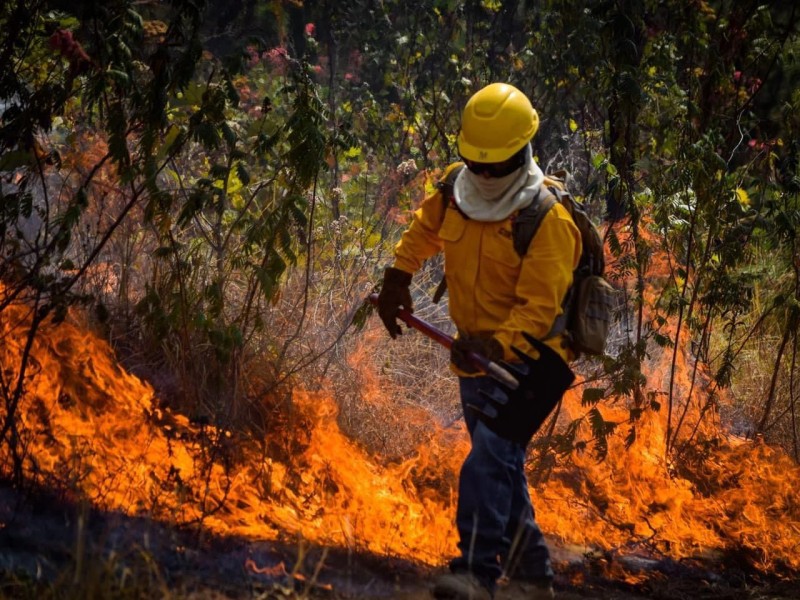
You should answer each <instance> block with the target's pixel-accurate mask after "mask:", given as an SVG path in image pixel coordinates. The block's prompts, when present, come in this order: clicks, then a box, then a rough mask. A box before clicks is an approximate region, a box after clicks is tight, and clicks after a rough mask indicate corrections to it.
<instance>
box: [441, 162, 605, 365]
mask: <svg viewBox="0 0 800 600" xmlns="http://www.w3.org/2000/svg"><path fill="white" fill-rule="evenodd" d="M463 168H464V167H463V166H462V167H460V168H456V169H453V170H452V171H451V172H450V173H449V174H448V176H447V177H446V178H445V179H443V180H442V181H440V182H439V183H438V186H437V187H438V189H439V190H440V191H441V192H442V198H443V202H444V205H445V209H446V208H447V207H448V206H450V205H452V206H454V207H455V208H456V209H458V207H457V206H455V197H454V195H453V185H454V184H455V180H456V177H458V174H459V173H460V172H461V171H462V170H463ZM565 179H566V172H564V171H558V172H556V173H553V174H547V175H545V178H544V182H543V183H542V187H541V189H540V191H539V194H538V195H537V197H536V198H535V199H534V201H533V202H532V203H531V204H530V206H528V207H527V208H524V209H523V210H521V211H520V212H519V213H518V214H517V216H516V217H515V218H514V222H513V224H512V228H511V232H512V241H513V244H514V250H515V251H516V252H517V254H519V256H521V257H522V256H525V254H526V253H527V252H528V247H529V246H530V244H531V241H532V240H533V237H534V236H535V235H536V231H537V230H538V229H539V225H540V224H541V222H542V219H544V216H545V215H546V214H547V212H548V211H549V210H550V209H551V208H553V205H554V204H555V203H556V202H560V203H561V204H562V206H564V208H566V209H567V212H569V214H570V215H571V216H572V220H573V221H574V222H575V225H576V226H577V227H578V231H580V234H581V245H582V250H581V257H580V260H579V262H578V266H577V268H576V269H575V271H574V272H573V281H572V285H571V286H570V288H569V290H567V294H566V296H565V298H564V301H563V302H562V307H563V309H564V312H563V313H562V314H561V315H559V316H558V317H557V318H556V320H555V322H554V323H553V327H552V328H551V329H550V331H549V332H548V333H547V335H546V336H545V337H544V339H545V340H547V339H550V338H552V337H554V336H556V335H559V334H561V333H563V334H564V339H565V340H566V344H567V346H568V347H569V348H570V349H571V350H572V351H573V353H574V354H575V357H576V358H577V357H578V356H579V355H580V354H581V353H583V354H588V355H593V356H597V355H602V354H603V352H604V351H605V347H606V340H607V338H608V332H609V330H610V328H611V321H612V315H613V310H614V297H615V295H616V291H615V290H614V288H613V287H612V286H611V284H609V283H608V281H606V279H605V278H604V277H603V273H604V271H605V257H604V253H603V238H602V236H601V235H600V232H599V231H598V229H597V227H596V226H595V225H594V223H592V221H591V219H590V218H589V215H587V214H586V211H585V210H584V209H583V205H581V203H580V202H578V201H577V200H576V199H575V198H574V197H573V196H572V195H571V194H570V193H569V192H568V191H567V190H566V188H565V185H564V180H565ZM459 212H461V211H460V210H459ZM461 215H462V216H463V217H464V218H465V219H468V218H469V217H467V216H466V215H465V214H464V213H463V212H462V213H461ZM445 289H446V283H445V280H444V279H442V282H441V283H440V284H439V287H438V288H437V290H436V293H435V294H434V297H433V300H434V302H438V301H439V300H440V299H441V297H442V295H443V294H444V291H445Z"/></svg>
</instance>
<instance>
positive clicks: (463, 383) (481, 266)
mask: <svg viewBox="0 0 800 600" xmlns="http://www.w3.org/2000/svg"><path fill="white" fill-rule="evenodd" d="M538 128H539V117H538V114H537V112H536V110H535V109H534V108H533V106H532V105H531V102H530V100H529V99H528V98H527V97H526V96H525V94H523V93H522V92H521V91H520V90H519V89H517V88H516V87H514V86H512V85H509V84H506V83H492V84H490V85H488V86H486V87H484V88H482V89H481V90H479V91H478V92H477V93H475V94H474V95H473V96H472V97H471V98H470V99H469V100H468V102H467V104H466V106H465V107H464V110H463V113H462V115H461V129H460V132H459V135H458V142H457V144H458V153H459V155H460V157H461V161H463V165H466V168H463V165H462V162H459V163H454V164H452V165H450V166H449V167H448V168H447V169H446V170H445V175H444V180H447V178H448V176H449V175H451V174H453V173H454V172H455V171H454V170H456V169H458V170H459V171H458V174H457V176H456V177H455V178H454V179H453V180H452V200H451V201H449V202H448V201H446V198H445V197H443V194H442V191H441V190H439V191H437V192H435V193H433V194H431V195H430V196H428V197H427V198H425V200H424V201H423V202H422V204H421V205H420V207H419V209H418V210H416V211H415V213H414V218H413V220H412V222H411V224H410V226H409V227H408V229H407V230H406V231H405V232H404V233H403V235H402V238H401V240H400V242H399V243H398V244H397V246H396V248H395V260H394V264H393V265H392V266H391V267H388V268H387V269H386V270H385V272H384V280H383V285H382V287H381V291H380V294H379V296H378V313H379V315H380V317H381V319H382V321H383V323H384V325H385V326H386V328H387V330H388V331H389V334H390V335H391V337H392V338H393V339H394V338H396V337H397V335H398V334H400V333H401V329H400V324H399V323H398V320H397V319H398V311H399V310H400V309H401V308H405V309H407V310H409V311H410V310H413V306H412V300H411V293H410V290H409V286H410V284H411V279H412V275H413V274H414V273H415V272H416V271H417V270H418V269H419V268H420V267H421V266H422V263H423V262H424V261H425V260H426V259H428V258H430V257H431V256H433V255H434V254H436V253H438V252H442V251H443V252H444V258H445V280H446V283H447V289H448V293H449V303H448V304H449V312H450V317H451V318H452V320H453V322H454V323H455V325H456V327H457V330H458V334H457V336H456V339H455V341H454V343H453V345H452V348H451V368H452V369H453V371H454V372H455V373H456V374H457V375H458V377H459V387H460V396H461V404H462V409H463V412H464V419H465V421H466V426H467V430H468V432H469V435H470V440H471V448H470V452H469V454H468V455H467V457H466V459H465V461H464V463H463V465H462V468H461V473H460V476H459V488H458V508H457V514H456V527H457V529H458V534H459V543H458V550H459V552H460V554H459V556H457V557H456V558H454V559H453V560H452V561H451V562H450V565H449V567H450V573H447V574H445V575H443V576H441V577H440V578H439V579H438V580H437V581H436V583H435V585H434V588H433V595H434V597H435V598H444V599H452V600H461V599H463V600H485V599H491V598H493V597H494V596H495V592H496V591H497V587H498V585H497V584H498V579H500V578H501V575H504V574H505V575H506V576H507V577H508V578H509V579H510V581H511V584H510V585H509V586H507V587H506V586H504V587H503V588H502V589H501V590H500V591H498V598H499V597H502V596H503V595H506V597H520V598H529V599H539V598H552V597H553V595H554V594H553V587H552V580H553V569H552V565H551V560H550V553H549V550H548V548H547V545H546V542H545V539H544V536H543V534H542V532H541V530H540V528H539V526H538V525H537V524H536V521H535V518H534V511H533V506H532V504H531V500H530V496H529V493H528V484H527V480H526V477H525V472H524V459H525V450H526V445H525V444H526V443H525V442H520V441H518V440H510V439H506V438H505V437H503V436H501V435H499V434H498V433H496V431H495V430H494V429H493V428H492V427H490V426H488V425H487V421H486V419H483V418H479V416H480V413H481V407H483V406H484V405H485V404H486V402H487V400H486V398H487V394H488V395H489V396H491V394H492V392H493V390H494V388H495V387H496V386H497V383H496V382H495V380H494V379H491V378H490V377H487V376H486V375H484V374H483V373H481V372H479V371H478V370H477V369H476V367H475V366H474V365H473V364H472V363H471V362H470V360H469V353H470V352H477V353H478V354H481V355H483V356H484V357H486V358H488V359H489V360H491V361H495V362H496V361H499V360H505V361H507V362H509V363H512V364H513V363H514V362H515V361H518V360H519V359H518V357H517V356H516V354H515V353H514V352H513V351H512V350H511V348H512V346H514V347H516V348H518V349H520V350H522V351H523V352H526V353H528V354H531V355H534V356H536V351H535V349H534V348H532V347H531V344H530V343H529V342H528V341H526V339H525V338H524V337H523V335H522V334H523V332H527V333H528V334H530V335H531V336H533V337H534V338H537V339H539V340H541V339H544V338H545V337H546V335H547V333H548V332H549V331H550V330H551V327H552V326H553V323H554V321H555V319H556V317H557V316H558V315H559V314H561V312H562V300H563V298H564V296H565V294H566V292H567V290H568V288H569V286H570V284H571V283H572V273H573V270H574V269H575V267H576V266H577V264H578V260H579V258H580V254H581V241H580V233H579V232H578V230H577V228H576V226H575V224H574V222H573V221H572V218H571V217H570V215H569V213H568V211H567V210H566V209H565V208H564V207H563V206H561V204H560V203H555V204H554V206H553V207H552V208H551V209H550V210H549V211H548V212H547V213H546V214H545V216H544V218H543V220H542V222H541V224H540V225H539V228H538V230H537V233H536V235H535V237H534V238H533V240H532V241H531V243H530V246H529V247H528V248H527V251H526V252H525V254H524V255H522V256H521V255H520V254H519V253H518V252H517V251H516V250H515V248H514V243H513V235H512V224H513V220H514V217H515V216H516V215H517V214H519V212H520V211H521V210H523V209H524V208H526V207H527V206H529V205H530V204H531V203H532V202H533V201H534V199H535V198H536V197H537V194H538V193H539V191H540V187H541V185H542V182H543V180H544V174H543V172H542V170H541V169H540V168H539V166H538V165H537V164H536V162H535V161H534V159H533V155H532V149H531V144H530V142H531V139H532V138H533V136H534V135H535V134H536V132H537V130H538ZM546 344H547V345H548V346H549V347H551V348H552V349H553V350H555V351H556V352H557V353H558V355H559V356H560V357H561V358H563V359H564V360H565V361H566V360H569V359H570V358H571V357H570V356H569V355H568V353H569V351H568V350H567V349H566V345H565V344H563V343H562V339H561V336H560V335H556V336H554V337H552V338H550V339H547V340H546ZM559 360H560V359H559ZM482 391H483V392H484V393H481V392H482ZM476 408H477V409H478V410H476ZM486 412H488V411H486ZM520 594H521V595H520Z"/></svg>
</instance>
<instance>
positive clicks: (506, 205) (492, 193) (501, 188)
mask: <svg viewBox="0 0 800 600" xmlns="http://www.w3.org/2000/svg"><path fill="white" fill-rule="evenodd" d="M543 180H544V173H543V172H542V170H541V169H540V168H539V165H537V164H536V162H535V161H534V160H533V154H532V150H531V146H530V144H528V147H527V149H526V151H525V163H524V164H523V165H522V166H521V167H520V168H519V169H517V170H516V171H513V172H512V173H509V174H508V175H506V176H505V177H484V176H483V175H476V174H475V173H472V172H471V171H470V170H469V169H462V171H461V172H460V173H459V174H458V177H456V180H455V183H454V185H453V195H454V196H455V201H456V205H457V206H458V208H459V209H461V211H462V212H463V213H464V214H466V215H467V216H468V217H469V218H470V219H475V220H476V221H488V222H496V221H503V220H505V219H507V218H508V217H509V216H510V215H511V214H512V213H514V212H515V211H518V210H522V209H523V208H525V207H527V206H528V205H530V203H531V202H533V199H534V198H535V197H536V194H538V193H539V187H540V186H541V185H542V181H543Z"/></svg>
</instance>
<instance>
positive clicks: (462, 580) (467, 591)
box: [433, 573, 492, 600]
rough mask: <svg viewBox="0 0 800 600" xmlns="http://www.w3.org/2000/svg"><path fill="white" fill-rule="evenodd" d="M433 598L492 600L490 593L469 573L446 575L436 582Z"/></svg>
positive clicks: (443, 599) (441, 599)
mask: <svg viewBox="0 0 800 600" xmlns="http://www.w3.org/2000/svg"><path fill="white" fill-rule="evenodd" d="M433 597H434V598H436V599H437V600H492V593H491V592H490V591H489V590H488V589H487V588H485V587H484V586H483V585H482V584H481V582H480V581H478V578H477V577H475V576H474V575H471V574H469V573H448V574H446V575H442V576H441V577H439V579H437V580H436V584H435V585H434V586H433Z"/></svg>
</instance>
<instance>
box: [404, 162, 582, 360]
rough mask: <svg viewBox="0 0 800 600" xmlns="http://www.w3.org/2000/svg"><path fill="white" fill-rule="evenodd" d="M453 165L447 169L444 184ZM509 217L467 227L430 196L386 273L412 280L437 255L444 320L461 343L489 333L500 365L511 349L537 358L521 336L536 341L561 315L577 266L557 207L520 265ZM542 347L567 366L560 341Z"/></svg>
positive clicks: (571, 235)
mask: <svg viewBox="0 0 800 600" xmlns="http://www.w3.org/2000/svg"><path fill="white" fill-rule="evenodd" d="M460 165H461V163H454V164H452V165H450V166H449V167H448V168H447V170H446V171H445V178H446V177H447V175H448V174H449V173H450V171H452V170H453V169H455V168H457V167H459V166H460ZM443 213H444V214H443ZM514 216H515V215H512V216H511V217H509V218H508V219H506V220H504V221H498V222H483V221H476V220H473V219H468V218H465V217H464V216H462V214H461V213H460V211H458V209H456V208H455V207H454V206H448V207H447V208H445V206H444V199H443V198H442V193H441V192H440V191H436V192H435V193H433V194H431V195H430V196H428V197H426V198H425V200H423V202H422V204H421V205H420V207H419V208H418V209H417V210H416V211H414V218H413V220H412V222H411V225H410V226H409V227H408V229H407V230H406V231H405V232H404V233H403V236H402V238H401V239H400V242H399V243H398V244H397V246H396V247H395V264H394V266H395V268H397V269H402V270H403V271H406V272H407V273H412V274H413V273H415V272H416V271H417V270H418V269H419V268H420V267H421V266H422V263H423V262H424V261H425V260H426V259H428V258H430V257H431V256H433V255H434V254H436V253H437V252H441V251H442V250H444V259H445V278H446V280H447V290H448V294H449V297H450V298H449V308H450V316H451V318H452V319H453V322H454V323H455V324H456V327H458V330H459V331H460V332H463V333H465V334H467V335H472V334H476V333H478V332H487V331H488V332H493V334H494V337H495V338H496V339H497V340H498V341H499V342H500V343H501V344H502V345H503V348H504V351H505V358H506V360H512V361H518V360H519V359H518V358H517V357H516V355H515V354H514V353H513V352H512V351H511V349H510V348H511V346H512V345H513V346H516V347H517V348H519V349H520V350H522V351H523V352H526V353H529V354H531V355H532V356H534V357H535V356H536V355H537V353H536V352H535V351H534V350H533V349H532V348H531V346H530V345H529V344H528V343H527V342H526V341H525V340H524V338H523V337H522V335H521V332H523V331H525V332H527V333H528V334H530V335H532V336H533V337H535V338H538V339H542V338H543V337H544V336H545V335H547V333H548V332H549V331H550V329H551V327H552V326H553V322H554V321H555V319H556V317H557V316H558V315H559V314H561V312H562V310H561V302H562V300H563V299H564V295H565V294H566V293H567V289H568V288H569V286H570V285H571V284H572V272H573V271H574V270H575V268H576V267H577V265H578V260H579V259H580V255H581V238H580V233H579V231H578V228H577V227H576V226H575V223H574V222H573V221H572V217H570V215H569V212H568V211H567V210H566V209H565V208H564V207H563V206H562V205H561V204H560V203H558V202H557V203H556V204H555V205H554V206H553V208H552V209H550V210H549V211H548V212H547V214H546V215H545V216H544V218H543V219H542V222H541V225H540V226H539V229H538V231H537V232H536V235H535V236H534V237H533V240H532V241H531V244H530V246H529V247H528V252H527V254H526V255H525V256H524V257H520V256H519V254H517V252H516V251H515V250H514V247H513V241H512V237H511V224H512V222H513V218H514ZM546 343H547V344H548V345H549V346H550V347H551V348H553V349H554V350H555V351H556V352H558V353H559V354H560V355H561V356H562V357H563V358H564V360H567V361H569V360H571V359H572V356H571V353H570V352H569V350H568V349H567V348H564V347H563V344H562V336H561V335H558V336H555V337H553V338H551V339H550V340H547V342H546ZM460 374H463V373H460Z"/></svg>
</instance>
